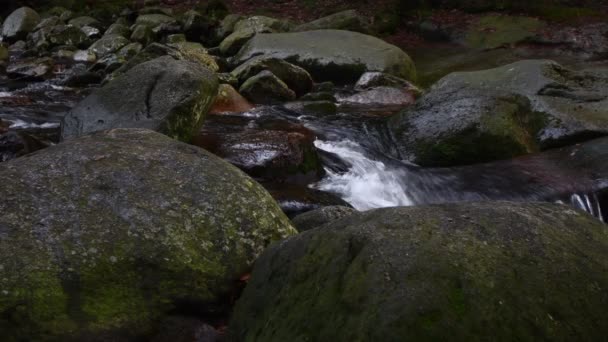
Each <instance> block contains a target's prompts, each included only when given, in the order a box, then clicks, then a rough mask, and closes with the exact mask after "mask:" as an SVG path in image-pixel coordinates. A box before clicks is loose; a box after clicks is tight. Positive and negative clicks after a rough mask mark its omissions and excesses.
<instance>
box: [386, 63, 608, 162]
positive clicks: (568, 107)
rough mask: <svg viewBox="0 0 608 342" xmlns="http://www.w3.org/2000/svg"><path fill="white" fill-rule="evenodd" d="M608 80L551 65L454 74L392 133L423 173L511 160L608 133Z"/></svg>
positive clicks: (399, 119) (397, 120)
mask: <svg viewBox="0 0 608 342" xmlns="http://www.w3.org/2000/svg"><path fill="white" fill-rule="evenodd" d="M607 108H608V73H606V72H602V71H601V70H598V71H594V72H575V71H572V70H568V69H566V68H564V67H562V66H561V65H559V64H557V63H555V62H552V61H547V60H525V61H520V62H516V63H513V64H509V65H505V66H502V67H499V68H495V69H489V70H482V71H475V72H456V73H452V74H450V75H448V76H446V77H444V78H442V79H441V80H440V81H439V82H437V83H436V84H435V85H434V86H433V87H432V88H431V89H430V91H429V92H428V93H427V94H426V95H425V96H424V97H423V98H422V99H421V100H420V101H419V102H418V103H417V104H416V106H415V107H414V108H413V109H411V110H408V111H404V112H402V113H400V114H398V115H396V116H395V117H393V118H392V119H391V122H390V126H391V128H392V130H393V132H394V135H395V137H396V139H397V142H398V147H399V149H400V151H401V152H402V156H403V157H404V158H405V159H408V160H410V161H412V162H414V163H417V164H420V165H423V166H449V165H462V164H472V163H479V162H486V161H492V160H499V159H506V158H510V157H514V156H517V155H522V154H526V153H529V152H535V151H539V150H544V149H548V148H553V147H560V146H565V145H569V144H572V143H576V142H581V141H585V140H589V139H591V138H595V137H598V136H601V135H606V134H608V110H607Z"/></svg>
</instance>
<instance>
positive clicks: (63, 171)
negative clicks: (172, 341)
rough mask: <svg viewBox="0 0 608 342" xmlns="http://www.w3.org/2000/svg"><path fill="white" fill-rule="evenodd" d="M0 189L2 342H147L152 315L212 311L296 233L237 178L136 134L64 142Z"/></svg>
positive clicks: (14, 170)
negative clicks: (101, 341)
mask: <svg viewBox="0 0 608 342" xmlns="http://www.w3.org/2000/svg"><path fill="white" fill-rule="evenodd" d="M0 180H1V182H2V184H5V183H8V184H5V185H3V186H2V187H1V189H0V198H1V199H2V200H0V210H1V211H2V213H3V214H2V215H1V217H0V227H2V234H0V259H1V260H2V262H1V263H0V264H1V265H2V277H0V288H1V289H2V301H0V312H1V313H2V315H0V330H1V331H2V335H3V338H5V339H7V340H8V341H41V340H57V341H66V340H69V341H92V340H97V338H98V337H99V336H107V339H106V340H108V341H134V340H142V341H149V340H150V339H151V338H152V336H151V335H153V334H155V333H157V329H158V324H159V322H160V321H163V319H164V318H165V317H167V316H169V315H171V316H175V315H184V314H189V313H192V310H190V309H191V308H197V310H201V311H204V310H205V309H206V308H213V307H217V304H218V303H223V302H224V301H223V299H224V298H225V297H224V296H226V295H228V294H229V293H231V292H232V291H233V290H234V287H235V283H236V282H237V281H238V279H239V278H240V277H241V276H242V275H243V274H245V273H247V272H248V270H249V269H250V268H251V266H252V263H253V261H254V260H255V259H256V257H257V256H258V255H259V254H260V253H261V252H262V251H263V250H264V249H265V248H266V247H267V245H268V244H270V243H271V242H273V241H277V240H281V239H284V238H286V237H288V236H290V235H293V234H295V233H296V231H295V229H294V228H293V227H292V226H291V225H290V222H289V220H288V219H287V218H286V217H285V216H284V215H283V213H281V211H280V209H279V207H278V206H277V204H276V202H275V201H274V200H273V199H272V198H271V197H270V196H269V195H268V193H267V192H266V191H265V190H264V189H263V188H262V187H261V186H260V185H258V184H256V183H255V182H254V181H253V180H251V179H250V178H249V177H247V176H246V175H245V174H243V173H242V172H241V171H239V170H238V169H236V168H234V167H233V166H231V165H230V164H228V163H226V162H225V161H223V160H221V159H220V158H218V157H216V156H214V155H212V154H211V153H209V152H207V151H204V150H202V149H200V148H198V147H195V146H191V145H187V144H184V143H181V142H178V141H176V140H173V139H171V138H169V137H166V136H163V135H161V134H159V133H155V132H153V131H149V130H145V129H114V130H110V131H104V132H98V133H95V134H92V135H87V136H85V137H81V138H79V139H75V140H71V141H69V142H63V143H61V144H58V145H56V146H53V147H50V148H47V149H45V150H43V151H41V152H39V153H37V154H34V155H31V156H30V157H26V158H19V159H16V160H13V161H10V162H8V163H5V164H3V165H1V166H0ZM75 299H77V300H75ZM68 304H69V305H68ZM75 313H77V314H75Z"/></svg>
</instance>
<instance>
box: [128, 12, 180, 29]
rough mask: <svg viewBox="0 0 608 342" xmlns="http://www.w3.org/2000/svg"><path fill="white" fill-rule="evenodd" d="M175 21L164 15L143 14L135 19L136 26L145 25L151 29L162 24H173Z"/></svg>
mask: <svg viewBox="0 0 608 342" xmlns="http://www.w3.org/2000/svg"><path fill="white" fill-rule="evenodd" d="M175 23H177V21H176V20H175V19H174V18H173V17H170V16H168V15H165V14H143V15H140V16H139V17H137V19H136V20H135V24H136V25H146V26H149V27H151V28H154V27H157V26H159V25H162V24H175Z"/></svg>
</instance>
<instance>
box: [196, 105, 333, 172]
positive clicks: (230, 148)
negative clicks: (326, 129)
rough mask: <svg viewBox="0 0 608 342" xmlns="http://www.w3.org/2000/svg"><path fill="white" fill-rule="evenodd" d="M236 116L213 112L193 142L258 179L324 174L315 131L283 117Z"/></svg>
mask: <svg viewBox="0 0 608 342" xmlns="http://www.w3.org/2000/svg"><path fill="white" fill-rule="evenodd" d="M246 120H247V119H246V117H242V116H238V115H229V114H225V115H213V116H210V117H209V118H208V121H207V122H206V123H205V125H204V126H203V128H202V130H201V131H200V134H199V135H198V136H197V137H196V138H195V139H194V140H193V144H195V145H196V146H200V147H203V148H205V149H206V150H208V151H209V152H211V153H213V154H215V155H217V156H218V157H221V158H222V159H224V160H226V161H228V162H230V163H231V164H233V165H235V166H237V167H238V168H240V169H241V170H243V171H245V172H247V174H249V175H250V176H252V177H254V178H255V179H257V180H263V181H272V182H289V183H298V184H309V183H311V182H314V181H317V180H319V179H320V177H321V176H322V175H323V168H322V165H321V159H320V158H319V155H318V153H317V151H316V148H315V146H314V141H315V138H316V137H315V134H314V132H312V131H311V130H309V129H307V128H306V127H304V126H303V125H301V124H295V123H291V122H288V121H286V120H280V119H279V120H277V119H274V120H273V119H266V120H265V119H264V118H261V119H260V120H256V122H255V125H251V124H245V125H243V123H247V121H246Z"/></svg>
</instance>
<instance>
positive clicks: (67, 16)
mask: <svg viewBox="0 0 608 342" xmlns="http://www.w3.org/2000/svg"><path fill="white" fill-rule="evenodd" d="M74 16H75V14H74V12H72V11H70V10H65V11H63V12H61V14H60V15H59V19H60V20H61V21H63V22H64V23H67V22H69V21H70V20H72V19H73V18H74Z"/></svg>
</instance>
